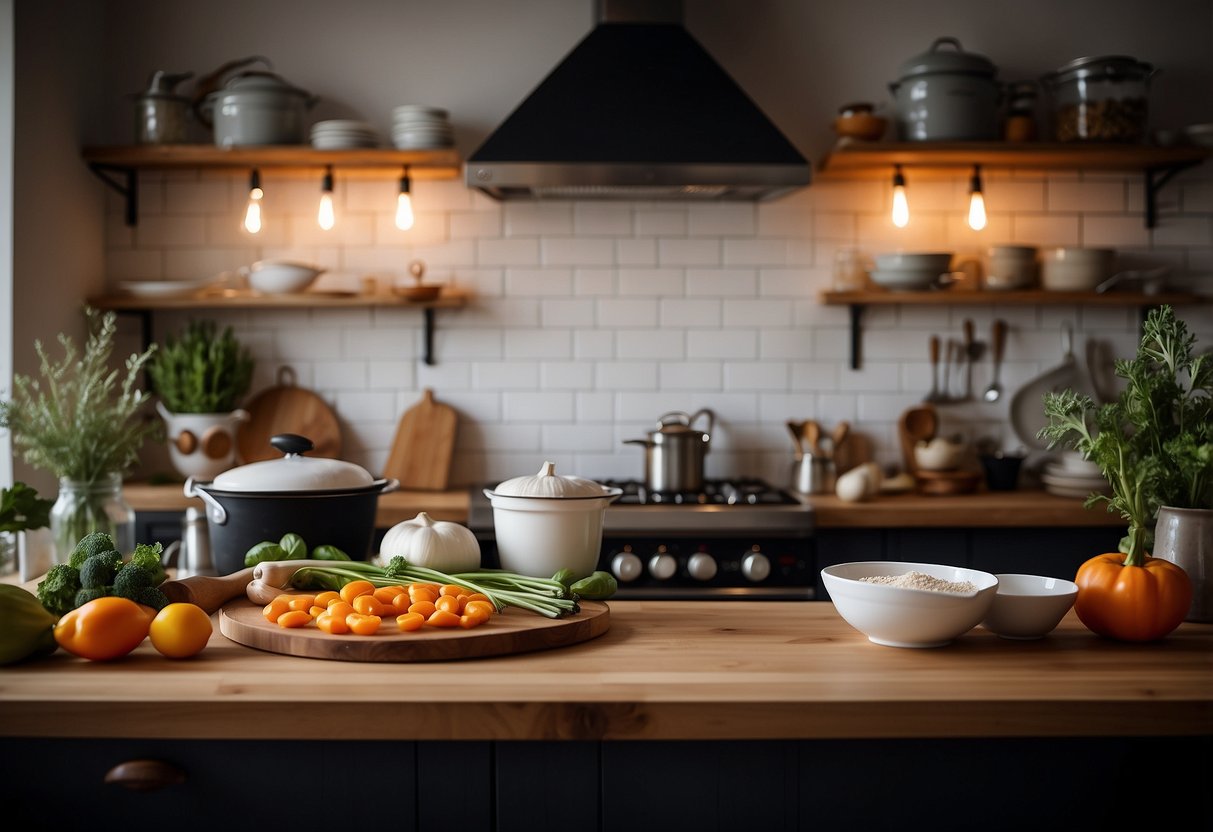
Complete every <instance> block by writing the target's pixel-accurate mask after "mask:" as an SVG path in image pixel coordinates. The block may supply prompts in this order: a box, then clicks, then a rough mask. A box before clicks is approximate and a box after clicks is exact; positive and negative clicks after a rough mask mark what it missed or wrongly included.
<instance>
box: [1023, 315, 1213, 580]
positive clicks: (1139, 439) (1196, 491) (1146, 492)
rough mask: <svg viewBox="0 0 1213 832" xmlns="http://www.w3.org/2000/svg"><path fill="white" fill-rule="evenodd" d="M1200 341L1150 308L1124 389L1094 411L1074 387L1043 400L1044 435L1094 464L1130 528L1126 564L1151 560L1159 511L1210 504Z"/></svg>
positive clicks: (1211, 363)
mask: <svg viewBox="0 0 1213 832" xmlns="http://www.w3.org/2000/svg"><path fill="white" fill-rule="evenodd" d="M1195 345H1196V337H1195V336H1194V335H1192V334H1190V333H1189V332H1188V328H1187V326H1186V325H1185V324H1184V322H1183V321H1182V320H1180V319H1179V318H1177V317H1176V316H1175V312H1174V310H1173V309H1171V307H1170V306H1162V307H1159V308H1157V309H1153V310H1151V311H1150V313H1149V315H1147V316H1146V321H1145V325H1144V327H1143V329H1142V338H1141V343H1140V345H1139V346H1138V349H1137V355H1136V356H1135V357H1134V358H1132V359H1119V360H1117V362H1116V375H1117V376H1118V377H1119V378H1121V379H1123V380H1124V381H1125V386H1124V389H1123V390H1122V392H1121V393H1120V395H1119V396H1118V397H1117V398H1116V400H1115V401H1112V402H1109V403H1107V404H1104V405H1102V406H1096V405H1095V403H1094V402H1093V401H1092V400H1091V398H1090V397H1089V396H1085V395H1079V394H1077V393H1075V392H1074V391H1073V390H1065V391H1063V392H1061V393H1048V394H1046V395H1045V402H1044V404H1045V415H1046V416H1048V417H1049V424H1048V426H1046V427H1045V428H1042V429H1041V431H1040V433H1039V434H1038V436H1039V437H1040V438H1041V439H1045V440H1048V442H1049V447H1050V448H1054V447H1056V446H1059V445H1061V446H1065V447H1072V448H1075V449H1077V450H1078V451H1079V452H1080V453H1081V454H1082V455H1083V456H1084V457H1085V458H1087V459H1089V460H1091V461H1093V462H1095V463H1096V464H1097V465H1098V466H1099V469H1100V470H1101V471H1102V472H1103V474H1104V476H1105V477H1107V479H1108V481H1109V482H1110V483H1111V485H1112V496H1111V497H1108V496H1105V495H1101V494H1093V495H1091V496H1090V497H1089V498H1087V502H1086V505H1087V506H1088V507H1090V506H1092V505H1095V504H1097V503H1099V502H1103V501H1106V502H1107V503H1108V510H1109V511H1119V512H1120V514H1121V516H1122V517H1124V518H1125V519H1126V520H1127V521H1128V523H1129V534H1128V536H1127V538H1126V540H1125V541H1124V542H1123V543H1122V548H1123V549H1124V551H1125V552H1126V554H1127V555H1128V558H1127V559H1126V561H1125V562H1126V564H1130V565H1135V564H1137V563H1138V562H1139V561H1140V559H1141V557H1142V556H1144V555H1145V554H1146V552H1145V548H1146V545H1147V543H1148V539H1149V537H1150V530H1151V528H1152V526H1153V523H1154V517H1155V515H1156V514H1157V512H1158V509H1159V507H1160V506H1170V507H1173V508H1213V357H1211V356H1210V355H1209V354H1207V353H1206V354H1202V355H1196V356H1193V354H1192V353H1193V349H1194V347H1195Z"/></svg>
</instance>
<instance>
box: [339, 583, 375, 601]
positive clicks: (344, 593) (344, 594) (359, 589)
mask: <svg viewBox="0 0 1213 832" xmlns="http://www.w3.org/2000/svg"><path fill="white" fill-rule="evenodd" d="M374 591H375V585H374V584H373V583H371V582H370V581H350V582H349V583H348V584H346V585H345V586H343V587H341V600H342V601H348V602H349V603H351V604H352V603H354V599H355V598H357V597H358V596H359V595H370V594H372V593H374Z"/></svg>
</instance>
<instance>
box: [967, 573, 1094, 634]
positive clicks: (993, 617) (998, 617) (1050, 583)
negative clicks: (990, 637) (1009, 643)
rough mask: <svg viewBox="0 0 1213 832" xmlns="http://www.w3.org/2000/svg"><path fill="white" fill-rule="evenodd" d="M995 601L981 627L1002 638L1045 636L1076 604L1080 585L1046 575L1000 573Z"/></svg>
mask: <svg viewBox="0 0 1213 832" xmlns="http://www.w3.org/2000/svg"><path fill="white" fill-rule="evenodd" d="M996 577H997V578H998V587H997V590H996V591H995V593H994V603H992V604H991V605H990V610H989V612H987V613H986V617H985V619H984V620H983V621H982V622H981V626H983V627H985V628H986V629H987V630H989V631H990V632H992V633H997V634H998V635H1000V636H1002V637H1003V638H1013V639H1034V638H1043V637H1044V636H1046V635H1048V634H1049V633H1051V632H1052V631H1053V629H1054V628H1055V627H1056V626H1057V625H1058V624H1059V623H1060V622H1061V619H1062V618H1064V617H1065V614H1066V613H1067V612H1069V611H1070V607H1072V606H1074V599H1075V598H1077V597H1078V584H1076V583H1074V582H1073V581H1067V580H1063V579H1062V578H1046V577H1044V576H1043V575H1010V574H1008V575H998V576H996Z"/></svg>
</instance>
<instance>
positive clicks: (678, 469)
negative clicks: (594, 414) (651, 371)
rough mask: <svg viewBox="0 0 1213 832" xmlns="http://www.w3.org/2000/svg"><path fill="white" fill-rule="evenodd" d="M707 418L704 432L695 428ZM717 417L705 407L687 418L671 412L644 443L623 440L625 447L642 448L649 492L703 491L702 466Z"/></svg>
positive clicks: (676, 411)
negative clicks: (697, 422)
mask: <svg viewBox="0 0 1213 832" xmlns="http://www.w3.org/2000/svg"><path fill="white" fill-rule="evenodd" d="M700 416H706V417H707V429H706V430H699V429H697V428H695V427H694V424H695V422H696V421H698V420H699V417H700ZM715 419H716V414H715V413H713V412H712V411H711V410H708V409H707V408H706V407H705V408H703V409H702V410H700V411H698V412H697V413H695V415H694V416H690V415H688V414H686V413H684V412H682V411H680V410H674V411H670V412H669V413H666V414H665V415H663V416H662V417H661V418H660V419H658V420H657V430H655V431H652V432H650V433H649V434H648V436H647V438H645V439H625V440H624V443H623V444H625V445H642V446H644V449H645V451H644V463H645V486H646V487H647V488H648V489H649V490H650V491H666V492H679V491H683V492H686V491H699V490H700V489H702V488H703V463H704V456H705V455H706V454H707V452H708V445H709V442H710V441H711V438H712V425H713V423H714V422H715Z"/></svg>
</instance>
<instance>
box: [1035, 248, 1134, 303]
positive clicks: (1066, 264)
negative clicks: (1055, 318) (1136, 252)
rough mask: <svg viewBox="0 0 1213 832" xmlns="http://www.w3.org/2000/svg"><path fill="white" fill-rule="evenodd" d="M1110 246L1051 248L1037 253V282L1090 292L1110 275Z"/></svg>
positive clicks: (1059, 289)
mask: <svg viewBox="0 0 1213 832" xmlns="http://www.w3.org/2000/svg"><path fill="white" fill-rule="evenodd" d="M1115 259H1116V251H1115V250H1114V249H1110V248H1052V249H1046V250H1045V251H1044V252H1043V253H1042V255H1041V263H1040V285H1041V287H1043V288H1044V289H1046V290H1048V291H1051V292H1091V291H1094V290H1095V287H1096V286H1098V285H1099V284H1100V283H1103V282H1104V281H1105V280H1107V279H1108V278H1109V277H1111V276H1112V266H1113V264H1114V262H1115Z"/></svg>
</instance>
